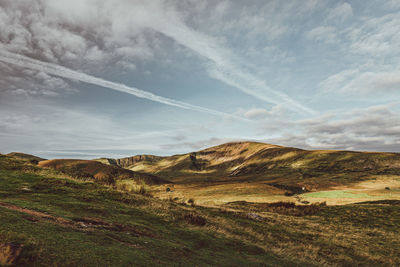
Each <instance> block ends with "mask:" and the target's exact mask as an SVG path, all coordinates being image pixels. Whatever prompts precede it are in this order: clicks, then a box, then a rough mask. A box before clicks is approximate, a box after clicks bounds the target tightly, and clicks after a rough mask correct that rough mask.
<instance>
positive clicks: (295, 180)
mask: <svg viewBox="0 0 400 267" xmlns="http://www.w3.org/2000/svg"><path fill="white" fill-rule="evenodd" d="M112 163H113V164H115V165H117V166H121V167H124V168H128V169H130V170H133V171H140V172H144V173H149V174H154V175H157V176H159V177H162V178H164V179H167V180H170V181H173V182H174V183H175V184H174V185H172V186H171V187H173V190H172V191H173V193H166V192H165V191H166V188H165V187H160V188H158V190H156V191H157V192H155V194H156V195H158V196H160V197H164V198H168V197H173V198H176V197H178V198H189V197H192V198H195V199H197V200H198V202H199V203H200V202H201V203H202V204H206V202H210V203H211V204H212V203H226V202H229V201H239V200H247V201H255V202H265V201H280V200H290V201H297V199H295V198H294V196H292V197H291V198H285V196H287V195H289V196H291V195H296V194H304V193H310V194H308V195H307V194H304V195H302V196H304V197H307V198H308V197H309V198H311V200H318V201H328V202H332V201H333V199H339V198H331V197H329V196H330V195H329V194H331V193H327V194H325V195H324V194H322V193H321V194H319V195H316V194H314V195H313V194H311V192H320V191H330V190H339V191H340V192H342V196H346V197H344V198H341V199H342V200H346V201H347V202H356V201H358V200H360V201H367V200H369V198H371V197H372V198H375V197H378V198H381V199H386V198H387V197H390V198H394V199H396V198H398V197H400V191H399V190H398V189H399V188H400V180H399V178H400V154H399V153H372V152H354V151H335V150H312V151H309V150H302V149H297V148H291V147H282V146H276V145H270V144H264V143H256V142H235V143H227V144H222V145H219V146H215V147H211V148H208V149H205V150H201V151H197V152H192V153H188V154H182V155H174V156H170V157H157V156H148V155H146V156H134V157H131V158H124V159H117V160H112ZM372 181H375V182H374V183H371V182H372ZM366 182H370V183H369V184H366ZM360 186H361V187H363V188H364V187H365V188H366V189H368V190H369V191H366V192H364V191H362V192H358V191H357V192H353V191H349V192H348V193H346V192H347V190H348V189H349V190H354V189H356V188H358V187H360ZM386 187H390V188H392V189H393V190H391V191H390V192H388V191H385V190H384V189H385V188H386ZM340 192H339V193H338V194H340ZM343 192H344V193H343ZM354 193H355V194H356V195H354ZM370 193H371V194H372V195H370ZM389 193H390V194H389ZM352 194H353V195H352ZM353 196H356V198H354V197H353ZM307 201H309V200H307Z"/></svg>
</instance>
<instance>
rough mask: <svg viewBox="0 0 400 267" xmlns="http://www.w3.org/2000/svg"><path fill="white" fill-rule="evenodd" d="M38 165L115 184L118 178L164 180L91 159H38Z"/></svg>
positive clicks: (147, 180) (153, 181) (137, 180)
mask: <svg viewBox="0 0 400 267" xmlns="http://www.w3.org/2000/svg"><path fill="white" fill-rule="evenodd" d="M39 166H41V167H47V168H53V169H57V170H59V171H61V172H63V173H65V174H67V175H70V176H72V177H76V178H85V179H91V180H96V181H99V182H102V183H105V184H115V183H116V182H117V181H118V180H133V181H136V182H137V183H140V182H144V183H146V184H161V183H164V182H166V181H165V180H163V179H160V178H158V177H157V176H154V175H151V174H145V173H139V172H134V171H131V170H127V169H123V168H120V167H118V166H112V165H107V164H103V163H101V162H98V161H93V160H76V159H54V160H45V161H40V162H39Z"/></svg>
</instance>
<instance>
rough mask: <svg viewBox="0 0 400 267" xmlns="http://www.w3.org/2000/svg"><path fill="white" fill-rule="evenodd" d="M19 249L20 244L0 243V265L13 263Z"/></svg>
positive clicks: (20, 247)
mask: <svg viewBox="0 0 400 267" xmlns="http://www.w3.org/2000/svg"><path fill="white" fill-rule="evenodd" d="M21 251H22V245H18V244H12V243H0V265H1V266H10V265H13V264H14V263H15V260H16V259H17V258H18V256H19V254H20V253H21Z"/></svg>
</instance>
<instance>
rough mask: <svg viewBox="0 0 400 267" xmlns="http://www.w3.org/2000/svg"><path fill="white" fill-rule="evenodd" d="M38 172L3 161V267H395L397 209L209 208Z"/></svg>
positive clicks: (399, 246)
mask: <svg viewBox="0 0 400 267" xmlns="http://www.w3.org/2000/svg"><path fill="white" fill-rule="evenodd" d="M52 164H53V165H55V166H58V163H54V162H53V163H52ZM68 164H69V163H68ZM43 165H45V164H40V165H39V166H38V165H36V164H32V163H29V161H28V162H27V161H24V160H20V159H16V158H13V157H8V156H4V155H0V265H6V266H7V265H13V266H153V265H163V266H206V265H213V266H215V265H218V266H243V265H246V266H372V265H379V266H398V265H399V264H400V257H399V255H400V240H399V238H398V236H399V234H400V227H399V225H400V205H399V203H398V201H397V202H396V201H385V202H379V201H378V202H376V201H370V202H367V203H364V204H352V205H344V206H325V205H320V204H314V205H307V206H304V205H300V206H299V205H296V204H286V203H275V204H262V205H261V204H257V203H249V202H233V203H227V204H226V205H224V206H221V207H219V208H207V207H199V206H196V205H187V204H185V203H180V202H176V201H166V200H161V199H157V198H152V197H149V196H144V195H142V194H136V193H129V192H126V191H123V190H117V189H116V188H115V187H114V186H111V185H106V184H103V183H100V182H99V181H98V180H97V179H89V180H87V179H82V178H79V177H78V178H76V177H75V178H74V177H71V176H70V175H66V174H64V173H63V172H61V170H62V168H48V167H42V166H43ZM62 166H65V162H64V163H63V164H62Z"/></svg>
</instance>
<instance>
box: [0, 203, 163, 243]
mask: <svg viewBox="0 0 400 267" xmlns="http://www.w3.org/2000/svg"><path fill="white" fill-rule="evenodd" d="M0 207H4V208H7V209H10V210H15V211H19V212H22V213H24V214H25V215H24V218H25V219H27V220H29V221H32V222H38V221H40V220H45V221H49V222H52V223H55V224H57V225H60V226H63V227H69V228H74V229H77V230H81V231H93V230H95V229H99V228H100V229H105V230H110V231H114V232H124V233H129V234H133V235H136V236H138V237H139V236H148V237H154V236H155V235H154V234H153V233H152V232H150V231H148V230H146V229H138V228H136V227H133V226H128V225H122V224H114V223H108V222H105V221H103V220H101V219H99V218H92V217H83V218H76V219H73V220H67V219H64V218H62V217H58V216H53V215H50V214H47V213H44V212H39V211H34V210H30V209H26V208H21V207H18V206H16V205H13V204H9V203H4V202H0Z"/></svg>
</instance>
